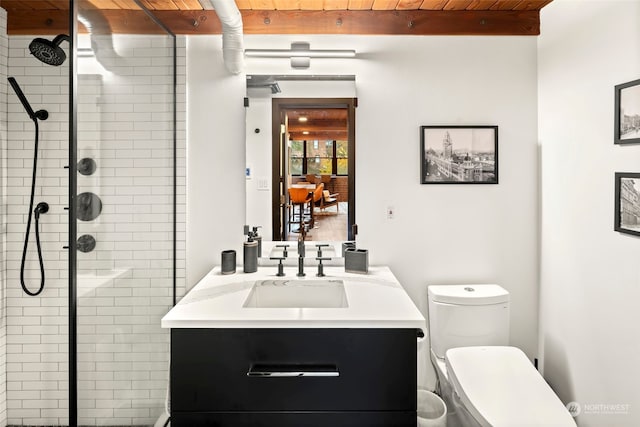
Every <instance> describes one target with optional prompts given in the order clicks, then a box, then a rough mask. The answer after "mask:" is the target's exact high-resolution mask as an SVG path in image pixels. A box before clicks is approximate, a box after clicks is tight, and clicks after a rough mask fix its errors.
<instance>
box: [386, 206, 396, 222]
mask: <svg viewBox="0 0 640 427" xmlns="http://www.w3.org/2000/svg"><path fill="white" fill-rule="evenodd" d="M395 213H396V210H395V209H394V208H393V206H387V219H393V216H394V215H395Z"/></svg>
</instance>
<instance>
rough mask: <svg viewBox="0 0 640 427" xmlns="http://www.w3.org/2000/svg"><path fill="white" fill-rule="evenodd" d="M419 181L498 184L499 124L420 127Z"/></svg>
mask: <svg viewBox="0 0 640 427" xmlns="http://www.w3.org/2000/svg"><path fill="white" fill-rule="evenodd" d="M420 153H421V162H420V183H421V184H497V183H498V126H421V127H420Z"/></svg>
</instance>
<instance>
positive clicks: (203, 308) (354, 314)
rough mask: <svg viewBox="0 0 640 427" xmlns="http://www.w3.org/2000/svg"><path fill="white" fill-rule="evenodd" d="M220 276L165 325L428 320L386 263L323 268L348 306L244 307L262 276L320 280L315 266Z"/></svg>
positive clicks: (356, 324) (367, 324)
mask: <svg viewBox="0 0 640 427" xmlns="http://www.w3.org/2000/svg"><path fill="white" fill-rule="evenodd" d="M241 271H242V270H240V272H238V273H236V274H231V275H222V274H220V268H219V267H216V268H214V269H213V270H212V271H211V272H209V274H208V275H207V276H205V277H204V278H203V279H202V280H201V281H200V282H198V283H197V284H196V285H195V286H194V287H193V289H191V290H190V291H189V293H187V295H185V297H184V298H183V299H182V300H181V301H180V302H179V303H178V304H177V305H176V306H175V307H174V308H173V309H171V311H169V313H167V315H165V316H164V317H163V318H162V327H163V328H421V329H423V330H424V331H426V321H425V319H424V317H423V316H422V314H421V313H420V311H419V310H418V309H417V307H416V306H415V304H414V303H413V301H412V300H411V298H409V295H407V293H406V292H405V290H404V288H403V287H402V286H401V285H400V283H399V282H398V280H397V279H396V278H395V276H394V275H393V273H391V270H390V269H389V268H388V267H370V268H369V273H368V274H354V273H346V272H345V271H344V267H331V266H328V267H325V274H326V277H324V278H322V280H325V279H326V280H331V279H339V280H342V281H343V282H344V290H345V293H346V296H347V301H348V307H345V308H255V307H243V305H244V304H245V301H246V300H247V297H248V295H249V293H250V291H251V288H252V287H253V284H254V283H255V282H256V281H259V280H268V279H274V280H275V279H278V280H282V279H284V280H287V279H288V280H314V281H315V280H318V279H319V278H318V277H316V276H315V272H316V269H315V268H313V269H312V268H307V269H306V273H307V275H306V277H303V278H298V277H296V272H297V269H296V268H293V267H287V268H285V274H286V276H285V277H277V276H276V272H277V271H276V268H275V267H261V268H260V269H259V270H258V272H256V273H242V272H241Z"/></svg>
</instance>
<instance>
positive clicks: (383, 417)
mask: <svg viewBox="0 0 640 427" xmlns="http://www.w3.org/2000/svg"><path fill="white" fill-rule="evenodd" d="M416 424H417V417H416V413H415V412H305V413H299V412H291V413H287V412H277V413H274V412H245V413H228V412H216V413H212V412H209V413H207V412H193V413H177V414H172V415H171V425H172V426H173V427H205V426H206V427H274V426H277V427H301V426H304V427H329V426H330V427H365V426H366V427H416Z"/></svg>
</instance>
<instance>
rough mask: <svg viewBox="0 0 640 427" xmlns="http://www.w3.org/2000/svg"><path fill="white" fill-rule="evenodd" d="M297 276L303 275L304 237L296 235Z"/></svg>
mask: <svg viewBox="0 0 640 427" xmlns="http://www.w3.org/2000/svg"><path fill="white" fill-rule="evenodd" d="M296 276H298V277H304V276H305V274H304V238H303V237H302V235H301V236H300V237H298V274H296Z"/></svg>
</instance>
